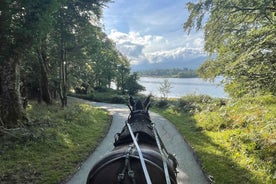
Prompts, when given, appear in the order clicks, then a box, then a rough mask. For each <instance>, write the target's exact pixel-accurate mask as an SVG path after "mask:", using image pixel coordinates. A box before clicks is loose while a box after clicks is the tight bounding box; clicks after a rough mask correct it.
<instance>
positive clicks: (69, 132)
mask: <svg viewBox="0 0 276 184" xmlns="http://www.w3.org/2000/svg"><path fill="white" fill-rule="evenodd" d="M27 111H28V114H29V117H30V118H31V121H30V123H29V124H28V126H26V127H25V128H19V129H15V130H13V131H10V132H9V134H4V135H1V137H0V140H1V141H0V162H1V164H0V183H3V184H5V183H7V184H8V183H45V184H46V183H49V184H50V183H60V182H61V181H63V180H64V179H66V178H67V177H68V176H69V175H70V174H72V173H74V172H75V171H76V169H77V167H78V165H79V164H80V162H82V161H83V160H85V158H86V157H87V156H88V155H89V153H90V152H91V151H93V149H95V147H96V146H97V145H98V143H99V140H100V139H101V138H102V137H103V136H104V133H105V132H106V131H107V130H108V128H109V125H110V123H111V121H110V118H109V115H108V113H107V112H105V111H102V110H100V109H97V108H94V107H91V106H90V105H87V104H81V103H76V102H74V103H73V104H70V107H68V108H65V109H61V108H60V106H57V105H54V106H46V105H38V104H36V103H31V104H30V105H29V107H28V109H27Z"/></svg>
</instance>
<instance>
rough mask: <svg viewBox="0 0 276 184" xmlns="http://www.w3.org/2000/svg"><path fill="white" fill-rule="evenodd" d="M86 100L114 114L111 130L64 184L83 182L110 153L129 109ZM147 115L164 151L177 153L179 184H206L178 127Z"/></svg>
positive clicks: (158, 116)
mask: <svg viewBox="0 0 276 184" xmlns="http://www.w3.org/2000/svg"><path fill="white" fill-rule="evenodd" d="M85 102H86V103H90V104H91V105H93V106H98V107H101V108H104V109H107V110H108V111H109V112H110V113H111V115H112V116H113V121H112V124H111V127H110V130H109V132H108V134H107V135H106V137H105V138H104V140H103V141H102V143H101V144H100V145H99V146H98V147H97V148H96V150H95V151H94V152H93V153H92V154H91V155H90V156H89V158H88V159H87V160H86V161H85V162H84V163H83V165H82V166H81V167H80V169H79V171H78V172H77V173H76V174H75V175H74V176H73V177H72V178H71V180H69V181H68V182H67V184H85V183H86V178H87V175H88V173H89V171H90V169H91V167H92V166H93V165H94V164H95V163H96V162H97V161H98V160H100V159H101V158H102V157H103V156H104V155H105V154H106V153H109V152H110V151H111V150H112V149H113V142H114V135H115V133H117V132H120V131H121V129H122V127H123V126H124V122H125V120H126V119H127V117H128V114H129V109H128V107H127V106H126V105H118V104H106V103H95V102H87V101H85ZM150 116H151V119H152V121H153V122H155V124H156V127H157V130H158V133H159V134H160V137H161V139H162V140H163V142H164V144H165V146H166V148H167V150H168V151H169V152H170V153H175V154H176V158H177V160H178V163H179V166H178V168H177V169H178V171H179V173H178V175H177V181H178V184H207V183H208V182H207V180H206V177H205V176H204V174H203V172H202V170H201V168H200V166H199V165H198V163H197V162H196V159H195V157H194V155H193V153H192V151H191V150H190V148H189V146H188V145H187V143H186V142H185V141H184V140H183V138H182V136H181V135H180V134H179V132H178V130H177V129H176V128H175V127H174V126H173V125H172V124H171V123H170V122H169V121H168V120H166V119H165V118H163V117H161V116H160V115H158V114H156V113H153V112H150Z"/></svg>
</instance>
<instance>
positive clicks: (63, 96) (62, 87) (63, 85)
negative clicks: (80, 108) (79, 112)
mask: <svg viewBox="0 0 276 184" xmlns="http://www.w3.org/2000/svg"><path fill="white" fill-rule="evenodd" d="M66 75H67V64H66V53H65V48H64V43H63V42H61V52H60V70H59V78H60V82H59V96H60V101H61V106H62V107H65V106H66V105H67V80H66V79H67V76H66Z"/></svg>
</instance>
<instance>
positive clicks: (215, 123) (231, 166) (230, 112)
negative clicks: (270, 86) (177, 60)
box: [158, 95, 276, 184]
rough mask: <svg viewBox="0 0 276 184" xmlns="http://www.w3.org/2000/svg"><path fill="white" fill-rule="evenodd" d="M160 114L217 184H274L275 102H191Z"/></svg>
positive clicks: (201, 98)
mask: <svg viewBox="0 0 276 184" xmlns="http://www.w3.org/2000/svg"><path fill="white" fill-rule="evenodd" d="M169 104H170V105H169V108H167V109H162V110H158V112H159V113H161V114H163V115H164V116H165V117H166V118H168V119H169V120H170V121H171V122H173V123H174V124H175V125H176V127H177V128H178V129H179V130H180V132H181V133H182V134H183V136H184V137H185V139H186V140H187V141H188V142H189V143H190V144H191V146H192V147H194V148H195V151H196V153H197V155H198V156H199V157H200V160H201V161H202V166H203V168H204V169H205V170H206V171H207V173H208V174H210V175H212V176H214V179H215V182H216V183H250V184H251V183H256V184H257V183H258V184H259V183H264V184H265V183H274V182H275V171H276V167H275V166H276V159H275V156H274V155H275V154H276V142H275V135H276V126H275V125H276V122H275V120H276V113H275V112H276V98H275V96H272V95H267V96H262V97H255V98H252V97H248V98H242V99H239V100H237V99H236V100H233V99H229V100H221V99H212V98H210V97H206V96H187V97H183V98H182V99H179V100H174V101H170V103H169Z"/></svg>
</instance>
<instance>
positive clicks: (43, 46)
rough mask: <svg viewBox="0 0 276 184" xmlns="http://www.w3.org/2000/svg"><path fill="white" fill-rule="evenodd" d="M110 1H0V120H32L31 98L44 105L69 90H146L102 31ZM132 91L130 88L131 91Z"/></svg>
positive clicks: (5, 123) (7, 124) (7, 123)
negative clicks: (29, 113)
mask: <svg viewBox="0 0 276 184" xmlns="http://www.w3.org/2000/svg"><path fill="white" fill-rule="evenodd" d="M108 2H109V0H88V1H87V0H74V1H71V0H51V1H49V0H34V1H16V0H15V1H9V0H4V1H1V6H0V25H1V26H0V48H1V49H0V51H1V54H0V62H1V63H0V117H1V119H0V122H1V126H2V127H4V128H14V127H18V126H21V125H23V124H24V123H25V122H27V121H28V117H27V116H26V112H25V108H26V105H27V99H32V98H37V99H38V100H39V101H43V102H45V103H46V104H52V102H53V99H60V103H61V105H62V107H64V106H66V105H67V93H68V92H69V91H72V92H77V93H84V94H87V93H90V92H92V91H93V90H100V89H105V88H110V85H111V82H114V83H116V86H117V89H118V90H119V91H120V92H121V93H131V94H133V93H137V92H138V91H139V90H141V89H143V88H142V87H141V86H140V85H139V84H138V83H137V82H136V81H137V78H138V76H137V74H135V73H133V74H131V73H130V65H129V61H128V59H127V58H126V57H125V56H123V55H122V54H121V53H120V52H119V51H118V50H117V49H116V47H115V43H113V42H112V41H111V40H110V39H109V38H108V37H107V35H106V34H105V33H104V32H103V25H101V22H100V18H101V15H102V9H103V8H104V7H105V6H106V5H107V3H108ZM128 89H130V90H128Z"/></svg>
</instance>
